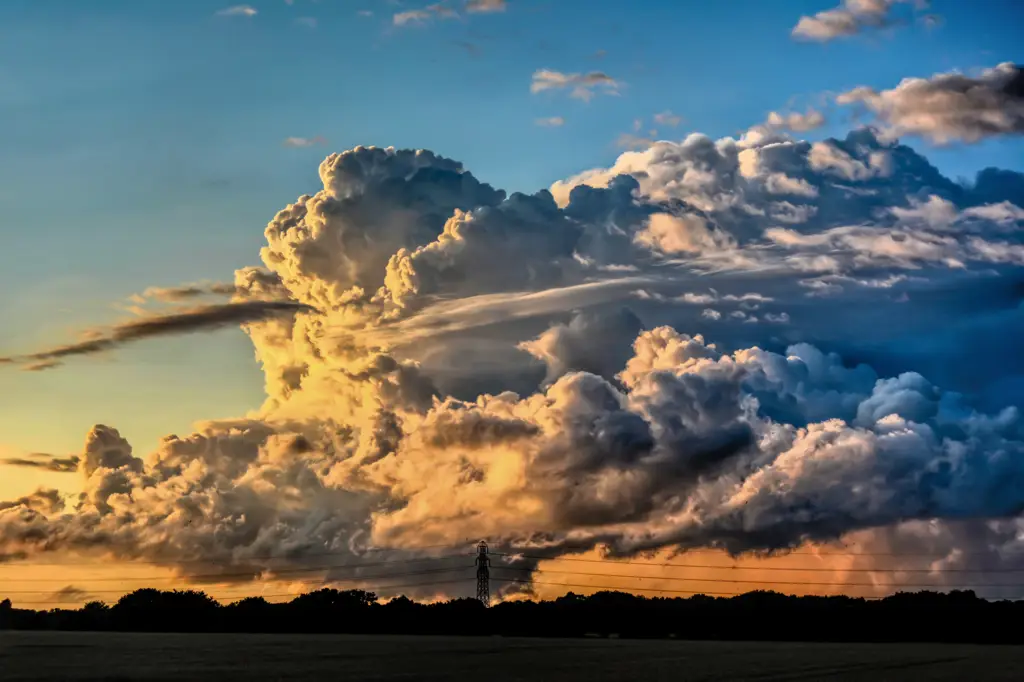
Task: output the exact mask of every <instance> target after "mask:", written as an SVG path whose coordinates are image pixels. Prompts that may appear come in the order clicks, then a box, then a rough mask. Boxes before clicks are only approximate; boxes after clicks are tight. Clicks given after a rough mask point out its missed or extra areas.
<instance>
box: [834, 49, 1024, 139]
mask: <svg viewBox="0 0 1024 682" xmlns="http://www.w3.org/2000/svg"><path fill="white" fill-rule="evenodd" d="M836 101H837V102H838V103H839V104H846V105H851V104H861V105H863V106H864V107H866V108H867V109H868V110H869V111H871V112H872V113H874V114H875V115H876V116H877V117H878V120H879V121H880V122H882V123H883V124H885V125H886V126H887V127H888V129H889V133H890V134H892V135H920V136H922V137H924V138H926V139H928V140H931V141H932V142H935V143H938V144H945V143H948V142H953V141H960V142H967V143H971V142H978V141H980V140H983V139H985V138H989V137H994V136H998V135H1020V134H1022V133H1024V71H1022V70H1021V68H1020V67H1019V66H1016V65H1014V64H1011V63H1009V62H1005V63H1003V64H999V65H998V66H995V67H993V68H991V69H986V70H985V71H983V72H982V73H981V74H980V75H978V76H976V77H974V76H968V75H965V74H961V73H956V72H953V73H941V74H937V75H935V76H932V77H931V78H907V79H904V80H903V81H901V82H900V84H899V85H897V86H896V87H895V88H893V89H891V90H882V91H878V90H875V89H874V88H869V87H866V86H861V87H858V88H854V89H853V90H850V91H848V92H844V93H842V94H840V95H839V96H838V97H836Z"/></svg>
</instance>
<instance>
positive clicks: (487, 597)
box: [476, 540, 491, 606]
mask: <svg viewBox="0 0 1024 682" xmlns="http://www.w3.org/2000/svg"><path fill="white" fill-rule="evenodd" d="M476 598H477V599H479V600H480V603H481V604H483V605H484V606H489V605H490V603H491V557H489V556H488V555H487V543H486V542H484V541H483V540H481V541H480V544H479V545H477V546H476Z"/></svg>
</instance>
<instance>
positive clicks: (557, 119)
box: [534, 116, 565, 128]
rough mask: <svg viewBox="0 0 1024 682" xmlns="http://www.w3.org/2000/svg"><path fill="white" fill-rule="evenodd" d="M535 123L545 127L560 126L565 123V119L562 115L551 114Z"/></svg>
mask: <svg viewBox="0 0 1024 682" xmlns="http://www.w3.org/2000/svg"><path fill="white" fill-rule="evenodd" d="M534 123H536V124H537V125H539V126H541V127H543V128H560V127H562V126H563V125H565V119H564V118H562V117H561V116H550V117H548V118H538V119H537V120H536V121H534Z"/></svg>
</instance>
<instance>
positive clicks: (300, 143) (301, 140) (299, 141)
mask: <svg viewBox="0 0 1024 682" xmlns="http://www.w3.org/2000/svg"><path fill="white" fill-rule="evenodd" d="M283 144H284V146H285V147H293V148H296V149H302V148H305V147H317V146H320V145H325V144H327V140H325V139H324V138H322V137H320V136H319V135H317V136H316V137H286V138H285V140H284V142H283Z"/></svg>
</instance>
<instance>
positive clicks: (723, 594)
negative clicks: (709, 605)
mask: <svg viewBox="0 0 1024 682" xmlns="http://www.w3.org/2000/svg"><path fill="white" fill-rule="evenodd" d="M494 580H497V581H499V582H503V583H514V584H518V585H531V586H532V585H553V586H558V587H578V588H581V589H588V590H611V591H613V592H622V591H623V589H624V588H622V587H612V586H609V585H582V584H579V583H552V582H539V581H523V580H515V579H512V578H494ZM625 589H629V590H632V591H635V592H665V593H668V594H691V595H702V594H703V595H710V596H716V597H739V596H742V595H744V594H750V592H749V591H748V592H710V591H707V590H667V589H658V588H653V587H637V588H633V587H630V588H625ZM880 598H881V597H857V599H880Z"/></svg>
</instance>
